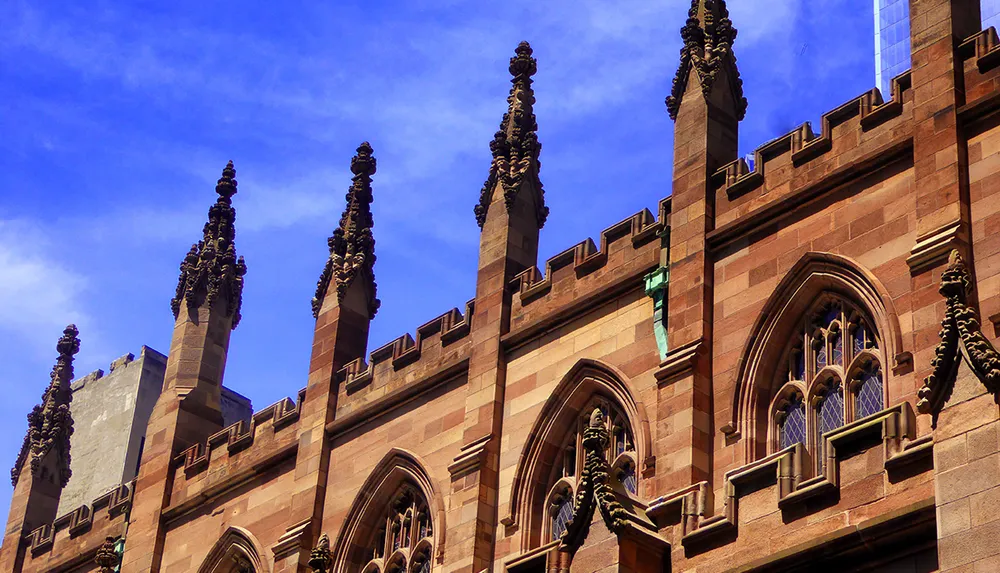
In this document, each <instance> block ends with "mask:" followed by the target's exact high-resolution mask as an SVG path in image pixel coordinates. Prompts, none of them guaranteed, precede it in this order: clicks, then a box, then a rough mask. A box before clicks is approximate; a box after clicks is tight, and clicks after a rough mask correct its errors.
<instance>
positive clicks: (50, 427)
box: [10, 324, 80, 487]
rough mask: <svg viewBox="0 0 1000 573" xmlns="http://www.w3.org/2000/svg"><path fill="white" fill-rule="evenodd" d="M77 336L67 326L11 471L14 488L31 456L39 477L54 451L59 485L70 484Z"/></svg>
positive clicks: (33, 467)
mask: <svg viewBox="0 0 1000 573" xmlns="http://www.w3.org/2000/svg"><path fill="white" fill-rule="evenodd" d="M78 334H79V331H77V329H76V326H75V325H72V324H71V325H69V326H67V327H66V329H65V330H64V331H63V335H62V337H61V338H60V339H59V342H58V343H57V344H56V350H57V351H58V352H59V357H58V358H57V359H56V364H55V366H53V367H52V379H51V381H50V382H49V386H48V388H46V389H45V393H44V394H42V403H41V404H38V405H37V406H35V407H34V408H33V409H32V410H31V413H30V414H28V432H27V433H26V434H25V436H24V442H23V443H22V444H21V452H20V453H19V454H18V456H17V461H16V462H15V463H14V468H13V469H11V470H10V481H11V483H12V484H13V485H15V486H16V485H17V480H18V477H20V475H21V470H22V469H23V468H24V464H25V462H27V461H28V459H29V457H30V459H31V461H30V466H31V475H33V476H35V477H37V476H38V474H39V472H40V471H41V468H42V461H44V459H45V456H47V455H48V454H49V453H50V452H52V451H53V450H55V451H56V454H57V455H58V456H59V457H58V462H57V463H58V469H57V471H58V477H59V483H60V484H61V485H62V487H66V483H67V482H69V477H70V475H71V472H70V469H69V461H70V458H69V438H70V436H72V435H73V417H72V416H71V415H70V411H69V404H70V402H72V401H73V391H72V389H71V388H70V383H71V382H72V381H73V355H74V354H76V353H77V352H79V351H80V339H79V338H77V335H78Z"/></svg>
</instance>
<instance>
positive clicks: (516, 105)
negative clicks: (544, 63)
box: [475, 42, 549, 229]
mask: <svg viewBox="0 0 1000 573" xmlns="http://www.w3.org/2000/svg"><path fill="white" fill-rule="evenodd" d="M514 53H515V56H514V57H513V58H511V59H510V75H511V76H512V77H511V80H510V82H511V84H513V85H512V86H511V88H510V95H509V96H507V105H508V108H507V113H505V114H503V119H502V120H500V129H499V130H498V131H497V132H496V134H494V135H493V141H491V142H490V151H491V152H492V153H493V161H492V163H490V174H489V177H487V178H486V182H485V183H484V184H483V189H482V191H481V192H480V195H479V204H478V205H476V208H475V212H476V222H477V223H479V228H480V229H482V228H483V224H485V223H486V212H487V211H488V210H489V208H490V202H491V200H492V198H493V191H494V189H495V188H496V186H497V183H499V184H500V186H501V188H502V189H503V197H504V205H505V206H506V207H507V212H508V213H509V212H510V210H511V209H512V208H513V207H514V200H515V199H516V198H517V194H518V192H520V190H521V187H522V183H523V182H524V181H525V178H529V179H530V181H531V183H532V185H533V187H534V188H535V190H536V193H537V194H538V195H537V197H536V200H535V205H536V212H535V217H536V218H537V221H538V227H539V228H541V227H542V226H543V225H545V219H546V218H548V216H549V208H548V207H546V206H545V192H544V190H543V189H542V182H541V180H540V179H539V177H538V171H539V170H540V169H541V167H542V165H541V162H540V161H539V160H538V154H539V152H540V151H541V150H542V144H540V143H539V142H538V134H537V133H536V132H537V131H538V124H537V123H536V122H535V113H534V107H533V106H534V104H535V92H534V90H533V89H532V88H531V81H532V80H531V76H533V75H535V72H536V71H537V69H538V60H536V59H535V58H532V57H531V46H530V45H529V44H528V43H527V42H521V43H520V44H519V45H518V46H517V49H515V50H514Z"/></svg>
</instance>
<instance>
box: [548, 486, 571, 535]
mask: <svg viewBox="0 0 1000 573" xmlns="http://www.w3.org/2000/svg"><path fill="white" fill-rule="evenodd" d="M572 520H573V496H572V495H570V493H569V492H568V491H567V492H564V493H562V494H561V495H559V496H558V497H557V499H556V500H555V501H554V503H553V511H552V539H559V537H561V536H562V534H563V533H564V532H565V531H566V527H567V526H569V522H570V521H572Z"/></svg>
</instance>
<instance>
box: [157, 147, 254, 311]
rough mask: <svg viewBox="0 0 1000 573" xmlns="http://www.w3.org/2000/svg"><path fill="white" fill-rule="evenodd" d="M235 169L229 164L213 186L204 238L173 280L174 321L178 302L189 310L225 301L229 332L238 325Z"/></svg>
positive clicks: (241, 265)
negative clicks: (230, 324)
mask: <svg viewBox="0 0 1000 573" xmlns="http://www.w3.org/2000/svg"><path fill="white" fill-rule="evenodd" d="M235 178H236V169H234V168H233V162H232V161H230V162H229V163H228V164H227V165H226V167H225V169H223V170H222V178H221V179H219V182H218V184H216V186H215V192H216V193H218V194H219V199H218V201H216V202H215V204H214V205H212V207H211V208H209V210H208V222H207V223H205V228H204V231H203V233H204V237H203V238H202V240H200V241H198V243H196V244H194V245H191V250H190V251H188V254H187V256H185V257H184V261H183V262H181V275H180V278H179V279H178V280H177V291H176V293H175V294H174V298H173V300H171V301H170V309H171V310H172V311H173V313H174V320H176V319H177V317H178V316H179V315H180V312H181V302H182V301H187V305H188V308H189V309H195V308H198V307H200V306H201V305H202V304H207V305H208V306H209V307H211V306H212V304H213V303H214V302H215V301H216V300H218V299H219V297H220V296H222V297H225V299H226V316H228V317H232V319H233V328H234V329H235V328H236V326H237V325H238V324H239V323H240V306H241V305H242V302H243V275H245V274H246V273H247V266H246V263H245V262H244V261H243V257H239V258H237V257H236V245H235V244H234V243H233V240H234V239H235V238H236V227H235V223H236V210H235V209H233V201H232V197H233V195H235V194H236V179H235Z"/></svg>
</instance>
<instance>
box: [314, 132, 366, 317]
mask: <svg viewBox="0 0 1000 573" xmlns="http://www.w3.org/2000/svg"><path fill="white" fill-rule="evenodd" d="M375 169H376V161H375V157H373V156H372V146H371V145H370V144H369V143H368V142H367V141H365V142H363V143H362V144H361V145H360V146H358V149H357V155H355V156H354V157H353V158H351V173H353V174H354V177H353V178H352V179H351V181H352V183H351V186H350V188H348V190H347V206H346V207H345V208H344V214H343V215H341V216H340V225H339V226H338V227H337V228H336V229H334V231H333V235H332V236H331V237H330V238H329V239H328V240H327V244H329V246H330V257H329V258H328V259H327V260H326V265H325V266H324V267H323V273H322V274H320V277H319V281H318V282H317V283H316V294H315V296H313V299H312V312H313V317H316V318H318V317H319V311H320V309H321V308H322V307H323V300H324V299H325V298H326V293H327V290H328V289H329V288H330V282H331V281H333V282H334V283H335V288H336V289H337V300H338V301H341V302H343V300H344V295H346V294H347V288H348V287H349V286H350V285H351V283H353V282H354V279H355V278H357V277H358V276H362V277H364V280H365V281H366V282H367V283H368V284H367V286H368V297H369V299H368V318H375V313H376V312H378V309H379V306H380V305H381V302H380V301H379V299H378V297H377V296H376V295H377V292H378V285H376V284H375V270H374V268H375V236H374V235H373V234H372V227H373V226H374V220H373V219H372V211H371V203H372V199H373V195H372V175H374V174H375Z"/></svg>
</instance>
